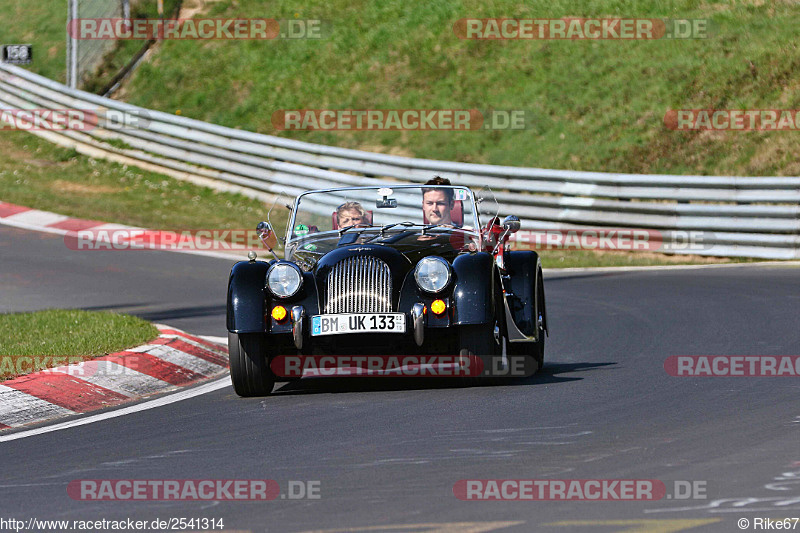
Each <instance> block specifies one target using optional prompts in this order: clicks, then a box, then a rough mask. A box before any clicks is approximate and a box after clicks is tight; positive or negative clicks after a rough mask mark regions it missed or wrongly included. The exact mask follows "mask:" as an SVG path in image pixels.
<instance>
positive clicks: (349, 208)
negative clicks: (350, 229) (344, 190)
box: [336, 202, 370, 229]
mask: <svg viewBox="0 0 800 533" xmlns="http://www.w3.org/2000/svg"><path fill="white" fill-rule="evenodd" d="M336 220H337V224H338V226H339V229H341V228H346V227H347V226H368V225H369V224H370V221H369V218H368V217H367V212H366V211H365V210H364V208H363V207H361V204H360V203H358V202H345V203H343V204H342V205H340V206H339V207H338V209H336Z"/></svg>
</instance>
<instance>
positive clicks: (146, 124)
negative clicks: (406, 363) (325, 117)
mask: <svg viewBox="0 0 800 533" xmlns="http://www.w3.org/2000/svg"><path fill="white" fill-rule="evenodd" d="M3 109H86V110H93V111H94V112H95V113H96V114H97V115H98V117H99V118H98V121H97V122H98V124H97V127H95V128H92V129H84V130H74V129H65V130H57V131H56V130H43V131H32V133H35V134H36V135H39V136H41V137H43V138H45V139H47V140H49V141H52V142H54V143H57V144H60V145H62V146H67V147H71V148H74V149H75V150H77V151H78V152H80V153H83V154H86V155H89V156H92V157H97V158H105V159H109V160H112V161H117V162H120V163H125V164H132V165H136V166H139V167H141V168H145V169H148V170H154V171H157V172H161V173H164V174H167V175H170V176H173V177H176V178H179V179H187V180H191V181H194V182H196V183H201V184H205V185H210V186H213V187H216V188H224V189H228V190H236V191H240V192H243V193H245V194H248V195H251V196H255V197H258V198H264V199H266V198H267V197H273V196H274V195H275V194H277V193H280V192H285V193H286V194H288V195H296V194H298V193H300V192H302V191H305V190H308V189H318V188H329V187H340V186H353V185H372V184H385V183H387V179H388V180H390V181H395V182H397V181H399V182H403V183H421V182H425V181H427V180H428V179H430V177H431V176H432V175H434V174H439V175H441V176H443V177H447V178H450V180H451V181H452V182H453V183H454V184H457V185H467V186H470V187H472V188H473V189H479V188H481V187H484V186H489V187H490V188H491V189H492V191H493V192H494V194H495V196H496V197H497V200H498V202H499V204H500V209H501V212H502V213H504V214H516V215H518V216H519V217H520V218H521V219H522V221H523V226H522V227H523V229H537V228H543V229H571V228H586V227H590V228H646V229H651V230H657V231H660V232H662V233H663V235H664V238H665V240H666V241H670V240H674V241H675V242H676V243H677V245H676V246H671V247H670V251H671V252H672V253H690V254H697V255H714V256H741V257H761V258H770V259H798V258H800V177H735V176H674V175H637V174H615V173H604V172H577V171H569V170H547V169H540V168H521V167H508V166H497V165H477V164H469V163H455V162H448V161H435V160H431V159H413V158H408V157H399V156H392V155H386V154H377V153H371V152H363V151H359V150H350V149H344V148H337V147H332V146H324V145H318V144H312V143H307V142H301V141H295V140H290V139H283V138H280V137H275V136H271V135H264V134H259V133H253V132H248V131H242V130H237V129H233V128H227V127H223V126H218V125H215V124H209V123H207V122H202V121H199V120H193V119H188V118H185V117H179V116H175V115H171V114H168V113H163V112H160V111H152V110H148V109H143V108H140V107H136V106H132V105H130V104H126V103H123V102H119V101H116V100H111V99H109V98H103V97H100V96H97V95H94V94H90V93H86V92H83V91H77V90H73V89H70V88H68V87H66V86H65V85H62V84H60V83H57V82H55V81H52V80H49V79H47V78H44V77H42V76H38V75H36V74H32V73H30V72H28V71H26V70H24V69H21V68H19V67H15V66H12V65H0V111H2V110H3ZM120 117H122V118H120ZM120 121H127V122H126V124H125V126H124V127H120V125H119V122H120ZM320 209H321V210H324V211H327V210H329V209H330V207H329V206H320ZM324 211H321V212H324ZM327 212H329V211H327ZM690 232H696V233H695V235H699V239H700V241H701V243H702V244H700V245H694V246H688V247H686V248H681V246H680V243H681V242H682V241H684V240H685V239H686V235H687V234H688V233H690Z"/></svg>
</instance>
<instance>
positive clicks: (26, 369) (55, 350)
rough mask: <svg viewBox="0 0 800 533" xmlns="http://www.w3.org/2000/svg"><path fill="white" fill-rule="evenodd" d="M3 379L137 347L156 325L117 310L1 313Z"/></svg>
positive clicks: (151, 336) (152, 333) (0, 376)
mask: <svg viewBox="0 0 800 533" xmlns="http://www.w3.org/2000/svg"><path fill="white" fill-rule="evenodd" d="M0 331H3V332H5V333H4V335H3V336H2V337H0V380H4V379H9V378H12V377H14V376H18V375H22V374H29V373H31V372H36V371H39V370H44V369H46V368H53V367H56V366H62V365H67V364H72V363H77V362H79V361H85V360H87V359H92V358H94V357H98V356H101V355H105V354H109V353H114V352H119V351H122V350H124V349H126V348H133V347H134V346H139V345H142V344H145V343H147V342H148V341H151V340H153V339H154V338H156V337H157V336H158V330H157V329H156V328H155V326H153V325H152V324H150V323H149V322H146V321H144V320H142V319H140V318H136V317H133V316H129V315H121V314H116V313H108V312H99V311H80V310H63V309H59V310H55V309H54V310H47V311H38V312H34V313H12V314H0Z"/></svg>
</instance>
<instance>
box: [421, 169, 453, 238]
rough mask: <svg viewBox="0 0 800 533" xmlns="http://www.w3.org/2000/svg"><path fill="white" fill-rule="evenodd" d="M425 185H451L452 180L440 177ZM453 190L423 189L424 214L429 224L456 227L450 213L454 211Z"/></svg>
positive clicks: (435, 177)
mask: <svg viewBox="0 0 800 533" xmlns="http://www.w3.org/2000/svg"><path fill="white" fill-rule="evenodd" d="M425 185H450V180H449V179H447V178H442V177H440V176H434V177H433V178H432V179H430V180H428V181H427V182H425ZM454 205H455V202H454V201H453V189H446V188H439V187H423V188H422V212H423V213H424V214H425V219H426V220H427V221H428V224H445V225H448V226H454V224H453V219H452V218H450V211H451V210H452V209H453V206H454Z"/></svg>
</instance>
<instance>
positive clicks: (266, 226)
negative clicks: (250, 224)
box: [256, 222, 272, 239]
mask: <svg viewBox="0 0 800 533" xmlns="http://www.w3.org/2000/svg"><path fill="white" fill-rule="evenodd" d="M256 231H257V232H258V236H259V237H260V238H261V239H267V238H269V236H270V235H272V225H271V224H270V223H269V222H259V223H258V226H256Z"/></svg>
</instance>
